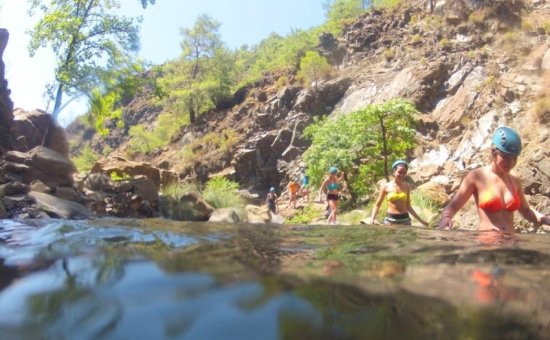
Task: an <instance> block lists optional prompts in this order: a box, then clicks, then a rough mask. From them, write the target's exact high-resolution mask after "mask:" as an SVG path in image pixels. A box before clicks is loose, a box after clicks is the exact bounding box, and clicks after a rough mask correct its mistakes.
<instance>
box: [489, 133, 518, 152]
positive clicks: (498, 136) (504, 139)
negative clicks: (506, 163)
mask: <svg viewBox="0 0 550 340" xmlns="http://www.w3.org/2000/svg"><path fill="white" fill-rule="evenodd" d="M493 144H494V145H495V147H496V148H497V149H498V150H500V151H502V152H504V153H505V154H508V155H512V156H517V155H519V153H520V152H521V138H520V137H519V135H518V133H517V132H516V131H514V130H513V129H511V128H509V127H507V126H501V127H499V128H497V129H496V130H495V134H494V135H493Z"/></svg>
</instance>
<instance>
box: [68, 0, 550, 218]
mask: <svg viewBox="0 0 550 340" xmlns="http://www.w3.org/2000/svg"><path fill="white" fill-rule="evenodd" d="M404 3H405V4H403V5H401V6H400V7H397V8H393V9H381V10H374V11H370V12H367V13H365V14H364V15H362V16H361V17H359V18H358V19H357V20H355V21H354V22H353V23H350V24H349V25H348V26H346V28H345V29H344V34H343V36H342V37H341V38H338V39H335V38H334V37H333V36H332V35H330V34H323V35H322V36H321V37H320V43H319V46H318V51H319V52H320V53H321V54H323V55H324V56H326V57H327V59H328V60H329V61H330V62H331V64H332V65H333V67H334V69H335V70H336V72H335V73H334V74H333V76H332V77H331V79H329V80H326V81H323V82H321V83H319V84H317V86H314V87H311V88H309V87H303V86H302V85H301V84H300V83H299V82H298V81H297V80H296V79H295V75H294V74H292V73H291V74H280V73H272V74H266V75H265V76H264V78H263V79H261V80H260V81H257V82H256V83H254V84H252V85H250V86H248V87H246V88H242V89H241V90H239V91H238V92H236V93H235V95H234V97H233V100H232V102H231V103H229V105H224V106H225V107H226V108H223V109H217V110H211V111H209V112H206V113H203V114H202V115H200V116H199V118H198V119H197V121H195V122H194V123H193V124H191V125H189V126H187V127H185V128H184V129H183V130H182V131H181V132H180V133H178V134H177V136H176V137H175V138H173V139H172V142H171V143H170V145H168V146H167V147H164V148H162V149H159V150H154V151H152V152H150V153H148V154H146V155H141V156H139V157H138V156H132V157H133V158H134V159H136V157H137V159H138V160H141V161H145V162H148V163H150V164H152V165H153V166H156V167H158V168H160V169H165V170H169V171H171V172H173V173H174V174H175V176H176V177H177V178H179V179H180V180H183V179H188V178H193V179H195V178H196V179H198V180H199V181H200V182H205V181H206V180H207V179H208V178H209V177H212V176H215V175H224V176H226V177H228V178H230V179H232V180H235V181H237V182H238V183H239V184H240V186H241V188H246V189H249V190H250V191H252V192H257V193H260V194H262V195H263V193H264V192H265V190H267V188H269V187H270V186H277V187H279V188H283V187H284V186H285V184H286V182H287V179H288V177H289V176H295V175H296V174H297V173H298V172H299V169H300V168H301V167H304V166H305V164H304V163H303V162H302V160H301V155H302V154H303V152H304V151H305V150H306V149H307V148H308V146H309V141H308V140H306V139H305V138H304V137H303V135H302V132H303V130H304V128H305V127H306V126H308V125H309V124H311V123H312V122H313V120H314V117H316V116H325V115H329V116H335V115H339V114H346V113H348V112H352V111H354V110H357V109H359V108H362V107H364V106H366V105H369V104H371V103H379V102H383V101H386V100H389V99H392V98H395V97H403V98H406V99H408V100H410V101H412V102H413V103H414V105H415V106H416V108H417V109H418V110H419V111H420V112H421V117H419V118H418V120H417V122H416V126H417V145H418V146H417V147H416V148H415V149H414V150H411V153H410V160H411V161H412V162H411V167H412V168H411V172H410V175H411V178H412V180H413V181H414V184H415V186H416V187H419V190H425V192H426V193H428V194H430V195H432V196H433V197H434V200H439V201H441V203H444V202H445V201H446V200H447V199H448V197H449V195H451V194H452V193H453V192H454V191H455V190H456V188H457V186H458V184H459V183H460V179H461V175H462V174H463V170H465V169H471V168H475V167H477V166H479V165H481V164H483V163H484V161H485V160H486V157H487V155H488V153H487V152H486V151H485V150H486V149H487V148H488V147H489V145H490V135H491V133H492V131H493V130H494V128H495V127H496V126H499V125H503V124H505V125H509V126H511V127H513V128H515V129H517V130H518V131H519V132H520V134H521V136H522V138H523V140H524V145H525V147H524V152H523V153H522V156H521V157H520V159H519V161H518V165H517V167H516V171H517V172H518V173H519V174H520V176H521V177H522V179H523V181H524V183H525V190H526V194H528V197H529V200H530V202H531V204H533V205H534V206H535V207H537V208H538V209H540V210H541V211H546V212H550V210H549V207H550V200H549V197H548V193H549V192H550V180H549V176H550V163H549V162H548V161H547V159H548V153H549V151H548V150H547V148H544V147H543V145H545V143H546V142H547V139H548V137H549V136H550V134H549V130H548V118H549V117H550V104H549V97H550V92H549V90H548V88H549V87H548V84H550V50H549V47H548V33H549V31H550V29H549V28H548V26H549V22H548V20H549V18H550V4H548V3H546V2H545V1H541V0H533V1H524V2H522V1H467V0H455V1H438V2H437V6H436V8H434V9H433V11H431V10H430V9H429V8H427V7H426V5H425V3H426V1H408V2H404ZM428 3H429V2H428ZM282 76H285V77H287V78H288V82H287V84H286V85H285V86H281V85H280V84H279V83H278V82H277V80H278V79H279V78H280V77H282ZM151 102H152V97H151V95H150V93H147V92H145V93H142V94H140V95H139V96H136V97H135V98H134V99H133V100H131V101H130V103H129V104H128V105H127V106H125V107H124V108H123V116H124V122H125V128H124V129H117V128H115V127H114V126H113V127H112V128H111V130H110V134H109V135H108V136H107V137H101V136H98V135H94V134H93V131H91V130H89V129H88V130H87V129H86V128H84V127H83V125H82V124H79V123H78V122H77V123H74V124H72V125H71V126H70V127H69V128H68V129H67V131H68V134H69V136H70V139H71V140H72V141H73V142H72V145H73V146H75V149H74V150H73V152H78V150H80V149H79V148H81V147H82V145H83V144H86V143H90V144H91V145H92V147H93V148H94V149H95V150H96V151H98V152H101V151H103V150H104V149H105V146H106V145H109V148H110V150H112V152H110V154H111V155H118V156H122V157H126V158H128V154H127V147H128V138H129V137H128V130H129V128H130V127H131V126H132V125H135V124H147V125H149V126H153V125H154V124H155V121H156V117H157V116H158V114H159V113H160V112H162V110H163V108H162V107H158V106H152V105H151V104H150V103H151ZM182 150H186V152H182ZM104 162H108V159H107V160H105V161H104ZM472 212H473V211H472V210H471V209H470V210H468V209H465V210H464V213H463V214H464V218H462V217H461V216H457V219H458V220H461V222H462V223H463V224H464V225H469V224H471V223H473V222H472V221H471V218H470V217H471V216H475V214H472Z"/></svg>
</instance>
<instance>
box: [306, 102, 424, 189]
mask: <svg viewBox="0 0 550 340" xmlns="http://www.w3.org/2000/svg"><path fill="white" fill-rule="evenodd" d="M417 113H418V112H417V110H416V109H415V108H414V106H413V105H412V104H411V103H409V102H407V101H405V100H403V99H393V100H390V101H388V102H385V103H381V104H372V105H369V106H367V107H366V108H364V109H361V110H358V111H355V112H351V113H348V114H341V115H340V116H338V117H337V118H336V119H323V120H320V121H318V122H317V123H315V124H312V125H310V126H308V127H307V128H306V129H305V136H306V137H309V138H310V139H311V140H312V144H311V146H310V148H309V149H308V150H307V151H306V152H305V153H304V160H305V161H306V162H307V164H308V173H309V175H310V176H311V179H312V182H313V184H319V183H320V182H321V181H322V179H323V176H324V174H325V173H326V172H327V169H328V168H329V167H330V166H336V167H338V168H339V169H342V170H344V171H345V172H346V173H347V174H348V180H349V182H350V183H349V184H350V189H351V192H352V194H353V195H354V196H355V197H358V196H362V195H364V194H365V193H367V192H369V191H370V190H372V188H374V186H373V184H375V183H376V181H377V180H378V179H379V178H380V177H381V176H385V177H386V178H389V162H390V161H392V160H394V159H397V158H404V157H405V156H406V153H407V152H408V151H409V150H411V149H412V148H413V147H414V137H415V131H416V130H415V129H414V116H415V115H416V114H417Z"/></svg>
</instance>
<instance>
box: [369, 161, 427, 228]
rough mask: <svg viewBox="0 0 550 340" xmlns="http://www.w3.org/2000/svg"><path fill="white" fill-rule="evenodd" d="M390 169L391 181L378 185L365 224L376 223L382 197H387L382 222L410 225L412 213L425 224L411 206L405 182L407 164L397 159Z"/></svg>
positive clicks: (407, 186)
mask: <svg viewBox="0 0 550 340" xmlns="http://www.w3.org/2000/svg"><path fill="white" fill-rule="evenodd" d="M391 169H392V173H393V176H394V179H393V181H389V182H388V183H384V184H383V185H382V186H381V187H380V193H379V194H378V199H377V200H376V203H375V204H374V208H373V209H372V215H371V217H370V218H369V219H367V224H375V223H376V215H378V211H379V210H380V206H381V205H382V202H383V201H384V198H387V199H388V209H387V211H386V217H385V218H384V224H398V225H411V224H412V221H411V217H410V215H413V216H414V218H416V219H417V220H418V221H419V222H420V223H422V224H423V225H425V226H427V225H428V223H427V222H426V221H424V220H423V219H422V218H421V217H420V216H418V214H417V213H416V211H415V210H414V209H413V207H412V206H411V198H410V196H411V187H410V185H409V184H408V183H407V182H405V177H406V175H407V171H408V169H409V165H408V164H407V162H405V161H404V160H397V161H395V162H394V163H393V164H392V167H391ZM409 213H410V215H409Z"/></svg>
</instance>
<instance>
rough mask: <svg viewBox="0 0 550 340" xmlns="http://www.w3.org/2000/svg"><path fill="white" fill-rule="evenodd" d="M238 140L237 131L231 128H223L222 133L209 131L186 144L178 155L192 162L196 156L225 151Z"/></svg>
mask: <svg viewBox="0 0 550 340" xmlns="http://www.w3.org/2000/svg"><path fill="white" fill-rule="evenodd" d="M238 140H239V138H238V136H237V133H236V132H235V130H232V129H225V130H224V131H223V132H222V133H217V132H209V133H207V134H205V135H204V136H202V137H201V138H197V139H195V140H194V141H193V142H191V143H189V144H188V145H186V146H185V147H184V148H183V150H182V151H181V152H180V157H182V158H183V160H184V161H185V162H193V161H195V160H196V159H197V158H199V157H201V156H204V155H206V154H208V153H209V152H212V151H218V152H224V153H225V152H228V151H229V150H230V149H231V148H232V147H233V145H235V143H237V141H238Z"/></svg>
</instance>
